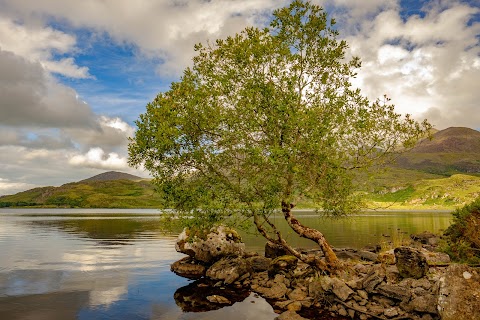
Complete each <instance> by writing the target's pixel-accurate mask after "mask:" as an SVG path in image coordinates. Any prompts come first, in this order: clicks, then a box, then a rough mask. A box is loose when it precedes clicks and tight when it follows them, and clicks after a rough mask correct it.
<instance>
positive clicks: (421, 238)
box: [410, 231, 438, 245]
mask: <svg viewBox="0 0 480 320" xmlns="http://www.w3.org/2000/svg"><path fill="white" fill-rule="evenodd" d="M410 238H411V239H412V240H413V241H418V242H420V243H421V244H430V245H431V243H430V242H434V241H435V240H431V239H435V238H437V236H436V235H435V234H433V233H431V232H428V231H424V232H422V233H419V234H412V235H410ZM437 242H438V241H437Z"/></svg>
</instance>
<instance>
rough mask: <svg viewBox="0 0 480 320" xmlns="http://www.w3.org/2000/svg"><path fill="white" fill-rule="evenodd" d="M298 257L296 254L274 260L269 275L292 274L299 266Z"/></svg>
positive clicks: (269, 268)
mask: <svg viewBox="0 0 480 320" xmlns="http://www.w3.org/2000/svg"><path fill="white" fill-rule="evenodd" d="M297 263H298V259H297V258H296V257H294V256H288V255H287V256H280V257H277V258H275V259H273V260H272V262H271V263H270V266H269V267H268V275H269V276H270V277H274V276H275V275H276V274H290V272H293V270H294V269H295V268H296V267H297Z"/></svg>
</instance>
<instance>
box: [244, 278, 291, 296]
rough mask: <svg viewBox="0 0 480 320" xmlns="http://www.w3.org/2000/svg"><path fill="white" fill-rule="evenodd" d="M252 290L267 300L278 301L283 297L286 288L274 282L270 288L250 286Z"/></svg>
mask: <svg viewBox="0 0 480 320" xmlns="http://www.w3.org/2000/svg"><path fill="white" fill-rule="evenodd" d="M252 290H253V291H255V292H257V293H259V294H261V295H262V296H263V297H264V298H267V299H280V298H282V297H284V296H285V294H286V293H287V291H288V288H287V286H286V285H285V283H283V282H275V283H273V285H272V286H271V287H261V286H252Z"/></svg>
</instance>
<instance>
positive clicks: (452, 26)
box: [338, 1, 480, 129]
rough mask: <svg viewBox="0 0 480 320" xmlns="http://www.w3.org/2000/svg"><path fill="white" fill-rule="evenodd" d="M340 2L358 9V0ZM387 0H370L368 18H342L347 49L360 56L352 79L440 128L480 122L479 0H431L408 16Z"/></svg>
mask: <svg viewBox="0 0 480 320" xmlns="http://www.w3.org/2000/svg"><path fill="white" fill-rule="evenodd" d="M338 2H342V3H343V4H342V5H344V6H347V7H348V6H352V7H351V10H350V11H348V10H347V12H350V13H355V12H357V9H356V6H357V5H358V4H353V2H347V1H338ZM386 3H387V4H381V3H378V6H372V8H371V12H370V13H371V14H372V15H371V18H370V19H365V18H364V17H365V13H363V14H359V15H350V16H349V17H350V18H351V20H349V19H343V20H342V21H343V23H344V24H345V25H346V28H345V29H346V30H349V33H348V34H347V35H346V38H347V41H348V43H349V44H350V47H351V54H353V55H357V56H359V57H361V58H362V60H363V67H362V69H361V70H360V72H359V77H358V78H357V79H356V80H355V81H354V84H355V85H357V86H359V87H361V88H362V89H363V92H364V93H366V94H367V95H368V96H369V97H370V98H372V99H375V98H377V97H380V96H382V95H383V94H388V95H389V96H390V97H391V98H393V102H394V103H395V104H396V105H397V109H398V110H399V111H401V112H404V113H411V114H413V115H414V116H416V117H417V118H418V119H421V118H425V117H426V118H428V119H429V121H430V122H432V123H433V124H434V125H435V126H436V127H437V128H439V129H443V128H446V127H449V126H468V127H472V128H477V129H478V128H480V112H478V108H479V103H478V101H480V92H479V91H478V90H476V89H475V86H476V84H478V83H479V82H480V44H479V35H480V23H479V21H478V15H479V13H480V3H478V2H477V3H476V5H475V2H460V1H429V2H425V4H424V5H423V7H421V8H420V10H419V12H418V13H416V14H412V15H409V16H406V17H405V16H403V15H402V9H404V8H401V7H400V5H399V3H395V2H390V4H388V2H386ZM357 13H358V12H357ZM475 17H477V19H476V20H475Z"/></svg>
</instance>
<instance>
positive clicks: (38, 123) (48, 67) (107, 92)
mask: <svg viewBox="0 0 480 320" xmlns="http://www.w3.org/2000/svg"><path fill="white" fill-rule="evenodd" d="M314 2H316V3H318V4H321V5H322V6H324V7H325V8H326V9H327V11H328V12H329V13H330V14H331V16H333V17H335V18H336V20H337V21H338V25H337V26H338V29H339V31H340V37H341V38H344V39H345V40H347V42H348V43H349V45H350V48H349V52H348V53H349V54H351V55H357V56H359V57H360V58H361V59H362V61H363V67H362V69H361V70H360V71H359V76H358V78H357V79H354V81H353V84H354V85H355V86H358V87H360V88H361V89H362V92H363V93H364V94H365V95H366V96H368V97H369V98H371V99H376V98H378V97H381V96H383V94H388V95H389V96H390V97H391V98H392V101H393V103H395V105H396V108H397V111H398V112H400V113H411V114H413V116H414V117H415V118H417V119H419V120H421V119H424V118H428V119H429V121H430V122H431V123H433V124H434V125H435V126H436V127H437V128H438V129H444V128H447V127H450V126H467V127H470V128H474V129H479V128H480V112H479V102H478V101H480V90H478V83H480V44H479V43H480V0H470V1H459V0H423V1H414V0H367V1H356V0H317V1H314ZM286 4H288V1H286V0H212V1H203V0H176V1H173V0H137V1H128V0H105V1H96V0H83V1H76V0H70V1H67V0H65V1H58V0H22V1H17V0H0V114H1V116H0V195H2V194H10V193H15V192H18V191H21V190H26V189H29V188H32V187H36V186H45V185H61V184H63V183H66V182H71V181H76V180H80V179H84V178H87V177H89V176H92V175H95V174H98V173H101V172H104V171H107V170H118V171H124V172H129V173H132V174H137V175H140V176H144V177H147V176H148V173H147V172H144V171H142V170H141V169H133V168H129V167H128V165H127V161H126V159H127V144H128V141H127V137H128V136H131V135H132V134H133V133H134V130H135V124H134V121H135V120H136V119H137V118H138V115H139V114H140V113H143V112H144V110H145V105H146V104H147V103H148V102H149V101H151V100H152V99H153V98H154V97H155V95H156V94H157V93H158V92H161V91H165V90H168V87H169V85H170V83H171V82H172V81H176V80H178V79H179V76H180V75H181V72H182V70H183V69H184V68H185V67H187V66H189V65H190V63H191V59H192V57H193V54H194V52H193V45H194V44H195V43H197V42H205V41H206V40H208V39H210V40H214V39H217V38H223V37H226V36H228V35H231V34H234V33H236V32H239V31H241V30H242V29H243V28H245V27H246V26H249V25H256V26H263V25H265V24H266V23H268V20H269V19H270V17H271V12H272V11H273V10H274V9H275V8H278V7H281V6H283V5H286Z"/></svg>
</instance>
